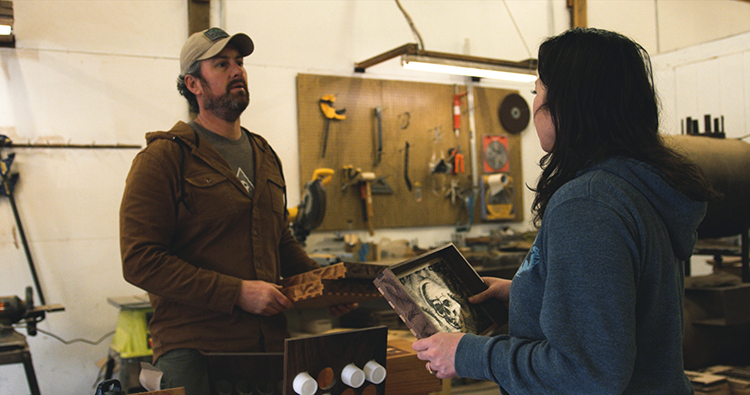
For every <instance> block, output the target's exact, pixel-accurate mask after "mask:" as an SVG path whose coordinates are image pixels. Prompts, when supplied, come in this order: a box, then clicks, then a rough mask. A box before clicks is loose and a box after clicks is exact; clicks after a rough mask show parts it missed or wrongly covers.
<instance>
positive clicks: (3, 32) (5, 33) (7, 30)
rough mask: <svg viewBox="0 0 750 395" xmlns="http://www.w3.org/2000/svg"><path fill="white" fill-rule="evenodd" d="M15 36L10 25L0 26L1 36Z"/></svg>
mask: <svg viewBox="0 0 750 395" xmlns="http://www.w3.org/2000/svg"><path fill="white" fill-rule="evenodd" d="M11 34H13V28H12V27H10V25H0V36H10V35H11Z"/></svg>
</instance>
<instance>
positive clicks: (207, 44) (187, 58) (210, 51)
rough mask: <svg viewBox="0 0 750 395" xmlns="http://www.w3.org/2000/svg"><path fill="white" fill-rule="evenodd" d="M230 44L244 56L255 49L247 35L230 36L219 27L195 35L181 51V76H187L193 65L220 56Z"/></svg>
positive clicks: (186, 42)
mask: <svg viewBox="0 0 750 395" xmlns="http://www.w3.org/2000/svg"><path fill="white" fill-rule="evenodd" d="M229 43H231V44H232V45H234V46H235V48H237V50H238V51H240V55H242V56H247V55H250V54H251V53H253V50H254V49H255V45H253V40H251V39H250V37H248V35H247V34H245V33H237V34H235V35H232V36H230V35H229V34H228V33H227V32H225V31H224V30H222V29H219V28H218V27H212V28H210V29H206V30H204V31H202V32H198V33H193V34H192V35H191V36H190V38H188V40H187V41H185V44H184V45H183V46H182V51H180V75H185V73H187V71H188V69H189V68H190V66H192V65H193V63H195V62H197V61H199V60H206V59H210V58H213V57H214V56H216V55H218V54H219V52H221V50H222V49H224V47H226V46H227V44H229Z"/></svg>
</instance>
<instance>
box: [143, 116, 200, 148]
mask: <svg viewBox="0 0 750 395" xmlns="http://www.w3.org/2000/svg"><path fill="white" fill-rule="evenodd" d="M174 139H180V140H182V141H183V142H184V143H186V144H188V145H189V146H190V147H195V144H196V135H195V132H194V131H193V128H191V127H190V125H188V124H187V123H185V122H182V121H179V122H177V123H176V124H175V125H174V126H173V127H172V129H170V130H169V131H168V132H149V133H146V144H151V143H152V142H154V141H156V140H174Z"/></svg>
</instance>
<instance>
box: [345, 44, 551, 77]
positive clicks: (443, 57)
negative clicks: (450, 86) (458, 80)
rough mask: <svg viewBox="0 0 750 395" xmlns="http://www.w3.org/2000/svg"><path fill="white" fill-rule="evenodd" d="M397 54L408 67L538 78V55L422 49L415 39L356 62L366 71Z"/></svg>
mask: <svg viewBox="0 0 750 395" xmlns="http://www.w3.org/2000/svg"><path fill="white" fill-rule="evenodd" d="M397 56H401V65H402V66H403V67H404V68H405V69H410V70H421V71H431V72H439V73H447V74H453V75H465V76H469V77H479V78H492V79H501V80H506V81H514V82H532V81H534V80H536V65H537V61H536V59H527V60H523V61H520V62H512V61H506V60H500V59H490V58H480V57H476V56H468V55H456V54H449V53H443V52H432V51H424V50H420V49H419V48H418V47H417V44H413V43H412V44H406V45H403V46H401V47H398V48H395V49H393V50H390V51H388V52H385V53H383V54H381V55H378V56H375V57H372V58H370V59H368V60H365V61H363V62H359V63H357V64H355V65H354V70H355V71H357V72H360V73H363V72H364V71H365V69H367V68H368V67H370V66H374V65H376V64H378V63H381V62H384V61H386V60H389V59H393V58H395V57H397Z"/></svg>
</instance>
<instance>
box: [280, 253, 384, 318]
mask: <svg viewBox="0 0 750 395" xmlns="http://www.w3.org/2000/svg"><path fill="white" fill-rule="evenodd" d="M383 269H385V266H383V265H377V264H371V263H359V262H340V263H337V264H334V265H330V266H326V267H322V268H320V269H315V270H312V271H309V272H307V273H302V274H298V275H296V276H291V277H288V278H285V279H282V280H281V286H282V287H283V288H282V290H281V292H282V293H283V294H284V295H285V296H286V297H287V298H289V300H291V301H292V302H293V303H294V307H295V308H315V307H329V306H333V305H338V304H344V303H355V302H362V301H365V300H369V299H375V298H379V297H380V296H381V295H380V293H379V292H378V290H377V289H376V288H375V285H374V284H373V283H372V280H374V279H375V278H376V277H377V275H378V274H379V273H380V272H381V271H382V270H383Z"/></svg>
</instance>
